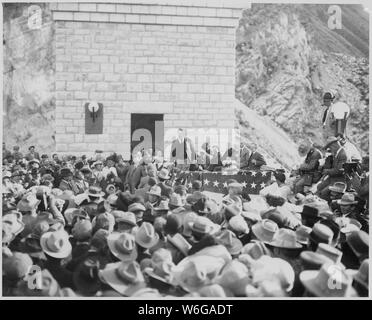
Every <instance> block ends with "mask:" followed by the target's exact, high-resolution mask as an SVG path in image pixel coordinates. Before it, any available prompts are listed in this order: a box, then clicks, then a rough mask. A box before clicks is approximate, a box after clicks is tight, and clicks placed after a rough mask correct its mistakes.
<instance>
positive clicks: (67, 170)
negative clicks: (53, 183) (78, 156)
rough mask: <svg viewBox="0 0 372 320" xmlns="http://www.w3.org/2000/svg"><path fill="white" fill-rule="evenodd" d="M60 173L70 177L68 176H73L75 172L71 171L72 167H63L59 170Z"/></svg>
mask: <svg viewBox="0 0 372 320" xmlns="http://www.w3.org/2000/svg"><path fill="white" fill-rule="evenodd" d="M59 174H60V175H61V177H68V176H72V175H73V173H72V171H71V169H70V168H62V169H61V170H60V171H59Z"/></svg>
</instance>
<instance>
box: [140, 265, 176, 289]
mask: <svg viewBox="0 0 372 320" xmlns="http://www.w3.org/2000/svg"><path fill="white" fill-rule="evenodd" d="M174 267H175V265H174V263H173V262H172V261H163V262H160V263H157V264H155V265H154V266H153V268H147V269H145V273H146V274H147V275H148V276H149V277H150V278H153V279H156V280H158V281H161V282H163V283H166V284H171V283H172V279H173V274H172V272H173V269H174Z"/></svg>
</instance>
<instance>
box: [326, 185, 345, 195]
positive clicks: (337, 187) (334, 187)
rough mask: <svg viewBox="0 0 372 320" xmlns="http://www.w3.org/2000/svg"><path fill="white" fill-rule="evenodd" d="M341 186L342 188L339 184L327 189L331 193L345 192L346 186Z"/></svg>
mask: <svg viewBox="0 0 372 320" xmlns="http://www.w3.org/2000/svg"><path fill="white" fill-rule="evenodd" d="M342 185H343V186H342V187H341V185H340V184H339V183H335V184H334V185H332V186H329V187H328V189H329V190H330V191H333V192H337V193H344V192H345V190H346V184H344V183H342Z"/></svg>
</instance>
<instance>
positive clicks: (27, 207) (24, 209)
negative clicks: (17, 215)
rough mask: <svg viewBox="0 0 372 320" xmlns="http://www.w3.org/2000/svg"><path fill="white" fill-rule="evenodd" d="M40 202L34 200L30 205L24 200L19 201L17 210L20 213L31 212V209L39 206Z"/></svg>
mask: <svg viewBox="0 0 372 320" xmlns="http://www.w3.org/2000/svg"><path fill="white" fill-rule="evenodd" d="M35 199H36V198H35ZM40 202H41V200H35V201H33V202H32V203H30V202H28V201H27V200H25V199H21V201H19V202H18V203H17V210H19V211H21V212H28V211H32V210H33V209H35V208H37V207H38V206H39V204H40Z"/></svg>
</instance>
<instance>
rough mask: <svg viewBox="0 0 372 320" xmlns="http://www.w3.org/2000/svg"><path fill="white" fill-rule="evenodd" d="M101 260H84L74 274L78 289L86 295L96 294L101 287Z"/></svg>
mask: <svg viewBox="0 0 372 320" xmlns="http://www.w3.org/2000/svg"><path fill="white" fill-rule="evenodd" d="M99 269H100V262H99V260H98V259H94V258H87V259H85V260H83V261H82V262H81V263H80V265H79V266H78V267H77V269H76V270H75V272H74V274H73V281H74V284H75V287H76V289H77V291H79V292H81V293H82V294H84V295H94V294H96V293H97V291H98V290H99V289H100V279H99V276H98V273H99Z"/></svg>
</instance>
